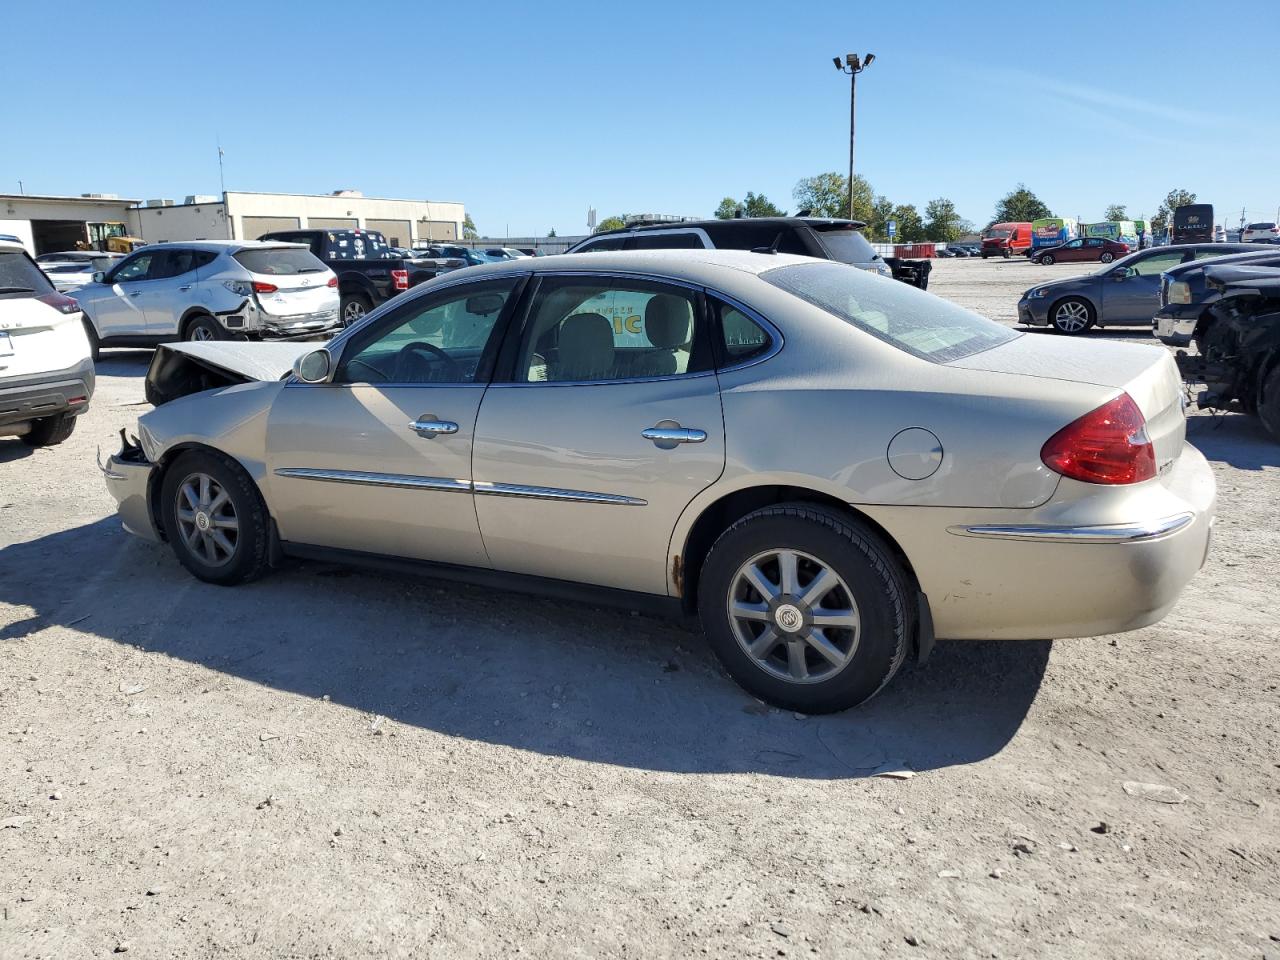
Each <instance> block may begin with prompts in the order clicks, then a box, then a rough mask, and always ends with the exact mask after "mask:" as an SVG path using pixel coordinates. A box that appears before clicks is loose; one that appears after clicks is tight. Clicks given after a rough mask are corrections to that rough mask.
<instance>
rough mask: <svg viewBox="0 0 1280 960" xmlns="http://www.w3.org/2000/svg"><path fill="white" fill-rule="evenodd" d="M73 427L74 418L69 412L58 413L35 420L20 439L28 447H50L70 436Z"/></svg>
mask: <svg viewBox="0 0 1280 960" xmlns="http://www.w3.org/2000/svg"><path fill="white" fill-rule="evenodd" d="M75 428H76V418H75V417H73V416H72V415H71V414H69V413H60V414H58V415H57V416H56V417H43V418H41V419H40V420H36V421H35V422H34V423H32V424H31V429H30V430H28V431H27V432H26V433H24V434H23V435H22V437H21V439H22V442H23V443H25V444H26V445H27V446H28V447H52V446H55V445H56V444H59V443H61V442H62V441H63V440H65V439H67V437H69V436H71V434H72V432H73V431H74V430H75Z"/></svg>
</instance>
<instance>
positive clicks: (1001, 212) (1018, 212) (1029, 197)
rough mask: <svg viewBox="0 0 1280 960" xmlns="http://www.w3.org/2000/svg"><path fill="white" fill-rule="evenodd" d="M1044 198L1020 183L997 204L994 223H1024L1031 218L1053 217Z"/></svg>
mask: <svg viewBox="0 0 1280 960" xmlns="http://www.w3.org/2000/svg"><path fill="white" fill-rule="evenodd" d="M1052 216H1053V211H1052V210H1050V209H1049V208H1048V207H1047V206H1045V203H1044V201H1043V200H1041V199H1040V198H1039V197H1037V196H1036V195H1035V194H1034V193H1032V192H1031V191H1030V190H1028V189H1027V186H1026V184H1024V183H1020V184H1018V186H1017V189H1015V190H1013V191H1011V192H1009V193H1007V194H1005V195H1004V196H1003V197H1001V198H1000V202H999V203H997V204H996V216H995V219H994V220H993V221H992V223H1024V222H1026V221H1029V220H1040V219H1042V218H1044V217H1052Z"/></svg>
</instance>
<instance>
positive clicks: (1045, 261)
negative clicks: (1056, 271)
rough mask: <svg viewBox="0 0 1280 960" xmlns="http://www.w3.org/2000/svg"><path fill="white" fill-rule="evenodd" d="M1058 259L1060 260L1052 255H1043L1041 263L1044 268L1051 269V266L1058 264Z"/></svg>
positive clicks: (1041, 255)
mask: <svg viewBox="0 0 1280 960" xmlns="http://www.w3.org/2000/svg"><path fill="white" fill-rule="evenodd" d="M1057 259H1058V258H1057V257H1055V256H1054V255H1053V254H1052V253H1042V254H1040V261H1039V262H1040V265H1041V266H1042V267H1049V266H1052V265H1053V264H1054V263H1056V262H1057Z"/></svg>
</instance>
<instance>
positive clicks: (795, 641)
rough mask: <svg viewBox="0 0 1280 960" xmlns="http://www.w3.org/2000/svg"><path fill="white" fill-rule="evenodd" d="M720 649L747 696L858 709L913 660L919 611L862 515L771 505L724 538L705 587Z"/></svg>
mask: <svg viewBox="0 0 1280 960" xmlns="http://www.w3.org/2000/svg"><path fill="white" fill-rule="evenodd" d="M698 612H699V616H700V618H701V620H702V625H703V630H704V631H705V632H706V635H707V639H708V641H709V642H710V644H711V647H712V649H713V650H714V651H715V653H716V655H717V656H718V657H719V658H720V661H721V663H723V664H724V666H725V669H726V670H728V672H729V674H730V675H731V676H732V677H733V678H734V679H735V680H736V681H737V682H738V683H739V684H741V685H742V686H743V687H744V688H745V689H746V690H747V691H748V692H750V693H752V694H754V695H755V696H757V697H759V698H760V699H761V700H764V701H766V702H768V703H771V704H774V705H775V706H779V707H783V708H785V709H788V710H798V711H802V712H804V713H830V712H833V711H836V710H845V709H848V708H849V707H855V706H857V705H858V704H860V703H863V702H865V701H866V700H868V699H870V698H871V697H872V696H874V695H875V694H876V693H877V692H878V691H879V690H880V689H881V688H882V687H883V686H884V685H885V684H887V683H888V682H889V681H890V679H892V678H893V675H894V674H895V673H897V671H898V668H899V667H900V666H902V662H903V659H904V658H905V657H906V652H907V645H908V643H909V642H910V638H911V631H912V627H913V617H914V607H913V605H912V604H911V601H910V594H909V591H908V589H907V586H906V581H905V577H904V575H903V573H902V571H901V569H900V567H899V565H898V563H897V561H896V560H895V559H894V558H893V556H892V555H891V554H890V552H889V551H888V549H887V548H886V547H885V546H884V545H883V544H882V543H881V542H880V541H879V539H878V538H877V537H876V536H875V535H874V534H873V533H872V532H871V531H870V530H868V529H867V528H865V527H864V526H862V525H861V524H859V523H858V522H857V521H856V520H854V519H853V518H852V517H849V516H846V515H844V514H841V513H838V512H836V511H832V510H828V509H826V508H823V507H819V506H816V505H814V504H807V503H793V504H782V505H779V506H776V507H766V508H764V509H761V510H757V511H755V512H754V513H751V514H748V515H747V516H746V517H743V518H742V519H741V520H739V521H738V522H737V523H735V524H733V526H731V527H730V528H729V529H728V530H726V531H725V532H724V533H723V534H721V536H720V538H719V539H718V540H717V541H716V543H715V546H713V547H712V548H711V552H710V553H709V554H708V556H707V560H706V563H705V565H704V566H703V572H702V577H701V580H700V583H699V597H698Z"/></svg>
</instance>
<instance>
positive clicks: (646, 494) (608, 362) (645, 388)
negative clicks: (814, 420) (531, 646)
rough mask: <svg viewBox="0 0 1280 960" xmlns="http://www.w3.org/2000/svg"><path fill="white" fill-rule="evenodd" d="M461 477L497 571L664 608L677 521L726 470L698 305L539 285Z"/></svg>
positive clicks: (570, 278) (557, 280) (562, 282)
mask: <svg viewBox="0 0 1280 960" xmlns="http://www.w3.org/2000/svg"><path fill="white" fill-rule="evenodd" d="M536 284H537V286H536V288H535V289H534V291H533V294H532V297H531V299H530V305H529V307H528V310H527V315H526V319H525V321H524V324H523V329H522V330H521V332H520V334H519V336H518V339H517V338H516V337H515V334H513V335H512V337H511V338H509V339H511V341H512V342H511V345H510V347H509V348H508V349H507V350H505V351H504V355H505V356H506V358H507V359H506V365H507V372H508V377H507V378H506V380H507V382H495V383H494V384H493V385H492V386H490V388H489V390H488V392H487V393H486V394H485V398H484V402H483V404H482V405H481V408H480V417H479V420H478V421H477V423H476V442H475V453H474V455H473V458H472V473H473V477H474V482H475V493H476V497H475V504H476V514H477V516H478V517H479V521H480V529H481V532H482V534H483V536H484V543H485V549H486V551H487V552H488V555H489V558H490V560H491V561H492V563H493V565H494V567H496V568H497V569H499V570H509V571H514V572H517V573H527V574H536V575H539V576H544V577H554V578H557V579H561V580H568V581H573V582H577V583H589V584H597V585H601V586H607V587H616V588H621V589H626V590H635V591H640V592H646V593H653V594H666V592H667V570H668V557H667V548H668V545H669V543H670V538H671V534H672V531H673V530H674V528H675V524H676V520H677V518H678V517H679V516H680V513H681V511H683V510H684V508H685V507H686V506H688V504H689V502H690V501H691V500H693V498H694V497H695V496H696V495H697V494H698V493H699V492H700V491H701V490H703V489H704V488H705V487H707V486H709V485H710V484H712V483H714V482H715V480H716V479H717V478H718V477H719V476H720V474H721V472H722V471H723V469H724V456H725V446H724V420H723V416H722V414H721V409H720V391H719V384H718V381H717V379H716V375H715V373H714V369H713V367H714V364H713V362H712V359H711V350H710V341H709V337H708V332H707V324H706V322H705V319H704V306H703V297H702V295H701V294H700V293H699V292H698V291H696V290H692V289H689V288H686V287H683V286H677V285H675V284H671V283H666V282H657V281H650V280H642V279H632V278H624V277H616V276H610V275H607V274H606V275H593V276H585V275H563V276H554V275H541V276H540V277H539V278H538V279H537V280H536Z"/></svg>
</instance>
